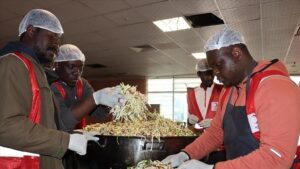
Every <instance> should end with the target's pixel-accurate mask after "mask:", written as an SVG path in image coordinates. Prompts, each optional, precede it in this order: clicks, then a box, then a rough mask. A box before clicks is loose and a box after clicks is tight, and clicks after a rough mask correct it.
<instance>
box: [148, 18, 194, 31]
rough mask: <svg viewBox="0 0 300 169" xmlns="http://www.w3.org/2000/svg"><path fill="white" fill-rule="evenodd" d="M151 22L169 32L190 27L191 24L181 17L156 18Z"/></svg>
mask: <svg viewBox="0 0 300 169" xmlns="http://www.w3.org/2000/svg"><path fill="white" fill-rule="evenodd" d="M153 23H154V24H155V25H156V26H157V27H158V28H159V29H161V30H162V31H163V32H171V31H178V30H183V29H190V28H191V26H190V25H189V24H188V23H187V21H186V20H185V19H184V18H183V17H177V18H171V19H164V20H158V21H154V22H153Z"/></svg>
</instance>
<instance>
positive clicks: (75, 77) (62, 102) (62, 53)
mask: <svg viewBox="0 0 300 169" xmlns="http://www.w3.org/2000/svg"><path fill="white" fill-rule="evenodd" d="M54 62H55V63H54V68H55V72H56V73H57V75H58V77H59V80H58V81H56V82H54V83H52V85H51V90H52V91H53V93H54V94H55V96H56V98H58V100H59V106H60V112H61V113H60V115H61V118H60V119H61V121H60V129H61V130H64V131H67V132H71V131H73V130H74V129H75V128H83V127H85V125H86V123H87V121H86V118H87V116H89V115H91V116H92V117H96V118H98V119H101V120H102V121H105V120H107V118H108V113H107V112H106V111H105V110H103V109H102V108H101V107H99V106H97V105H100V104H101V105H105V106H109V107H113V106H114V105H116V104H121V102H120V101H121V100H123V98H124V97H123V96H122V94H121V91H120V89H119V88H117V87H112V88H104V89H101V90H98V91H96V92H94V90H93V88H92V87H91V85H90V84H89V83H88V81H87V80H85V79H84V78H82V77H81V75H82V70H83V67H84V62H85V56H84V54H83V53H82V52H81V50H80V49H79V48H78V47H76V46H75V45H72V44H65V45H62V46H61V47H60V48H59V53H58V55H57V57H56V58H55V60H54ZM76 125H77V126H76Z"/></svg>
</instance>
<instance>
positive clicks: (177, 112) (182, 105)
mask: <svg viewBox="0 0 300 169" xmlns="http://www.w3.org/2000/svg"><path fill="white" fill-rule="evenodd" d="M174 120H175V121H178V122H186V121H187V99H186V93H175V94H174Z"/></svg>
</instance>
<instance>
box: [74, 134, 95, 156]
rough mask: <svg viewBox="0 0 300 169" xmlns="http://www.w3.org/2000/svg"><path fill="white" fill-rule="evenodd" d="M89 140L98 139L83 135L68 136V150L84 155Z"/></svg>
mask: <svg viewBox="0 0 300 169" xmlns="http://www.w3.org/2000/svg"><path fill="white" fill-rule="evenodd" d="M89 140H93V141H98V140H99V138H98V137H94V136H90V135H84V134H70V141H69V146H68V149H69V150H72V151H75V152H76V153H77V154H79V155H85V154H86V148H87V142H88V141H89Z"/></svg>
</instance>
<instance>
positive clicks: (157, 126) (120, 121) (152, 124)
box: [83, 83, 195, 138]
mask: <svg viewBox="0 0 300 169" xmlns="http://www.w3.org/2000/svg"><path fill="white" fill-rule="evenodd" d="M118 87H120V89H121V91H122V93H123V94H124V95H125V99H126V102H125V104H124V105H123V106H115V107H113V108H112V109H111V112H110V113H112V115H113V121H112V122H108V123H104V124H100V123H97V124H92V125H87V126H86V127H85V128H84V129H83V130H84V131H89V132H90V131H92V132H99V135H113V136H141V137H151V138H153V137H156V138H160V137H167V136H194V135H195V134H194V133H193V132H192V131H191V130H189V129H187V128H184V127H182V126H180V125H178V124H177V123H176V122H174V121H172V120H169V119H165V118H163V117H162V116H160V115H159V113H157V112H150V111H149V110H148V109H147V106H146V102H147V99H146V97H145V96H144V95H143V94H141V93H140V92H138V91H137V90H136V87H133V86H130V85H124V84H123V83H121V84H120V85H119V86H118Z"/></svg>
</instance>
